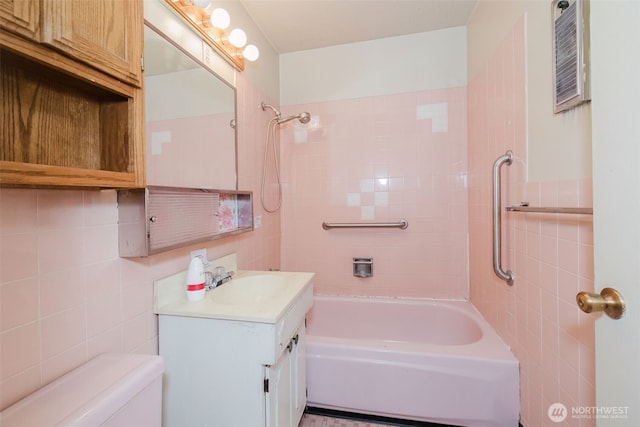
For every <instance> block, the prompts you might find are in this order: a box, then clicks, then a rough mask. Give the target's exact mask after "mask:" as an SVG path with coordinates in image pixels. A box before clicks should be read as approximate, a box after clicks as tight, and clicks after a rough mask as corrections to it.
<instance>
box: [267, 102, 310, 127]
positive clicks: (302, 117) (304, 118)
mask: <svg viewBox="0 0 640 427" xmlns="http://www.w3.org/2000/svg"><path fill="white" fill-rule="evenodd" d="M260 107H262V111H267V109H269V110H271V111H273V113H274V114H275V115H276V117H275V118H276V122H277V123H278V124H279V125H281V124H283V123H287V122H289V121H291V120H293V119H298V120H299V121H300V123H302V124H303V125H304V124H307V123H309V122H310V121H311V115H310V114H309V113H307V112H306V111H303V112H302V113H300V114H295V115H293V116H287V117H282V115H281V114H280V110H278V109H277V108H276V107H274V106H273V105H269V104H265V103H264V102H262V103H260Z"/></svg>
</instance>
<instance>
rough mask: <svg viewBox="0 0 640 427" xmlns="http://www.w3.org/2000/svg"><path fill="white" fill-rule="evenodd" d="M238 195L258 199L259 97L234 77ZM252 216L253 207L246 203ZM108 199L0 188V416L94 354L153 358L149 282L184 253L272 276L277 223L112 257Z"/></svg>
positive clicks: (114, 240) (111, 202)
mask: <svg viewBox="0 0 640 427" xmlns="http://www.w3.org/2000/svg"><path fill="white" fill-rule="evenodd" d="M237 85H238V92H237V93H238V124H239V126H238V140H239V141H240V144H239V147H238V152H239V159H238V160H239V161H238V163H239V170H238V174H239V186H240V188H241V189H243V190H252V191H254V194H257V192H258V191H259V171H260V170H261V161H262V159H261V157H260V156H259V155H258V154H257V153H259V152H260V150H261V144H262V141H263V140H262V132H258V130H262V129H265V128H266V122H267V119H268V117H267V116H266V115H265V113H264V112H263V111H262V110H260V107H259V105H260V101H262V100H265V101H267V102H268V101H270V100H269V99H265V95H264V94H263V93H262V92H261V90H260V89H258V88H257V87H255V86H254V85H253V84H252V83H250V82H248V81H246V80H245V79H244V78H243V77H242V76H239V77H238V83H237ZM254 209H255V214H257V215H259V214H260V213H261V211H260V205H259V203H258V204H255V203H254ZM117 217H118V215H117V205H116V193H115V191H113V190H106V191H76V190H35V189H0V410H2V409H3V408H5V407H7V406H9V405H10V404H11V403H13V402H15V401H17V400H19V399H20V398H22V397H23V396H25V395H27V394H29V393H30V392H32V391H33V390H35V389H37V388H39V387H40V386H42V385H44V384H46V383H48V382H50V381H51V380H53V379H55V378H57V377H59V376H60V375H62V374H64V373H65V372H67V371H69V370H71V369H73V368H74V367H76V366H78V365H80V364H82V363H83V362H85V361H86V360H88V359H89V358H91V357H93V356H94V355H96V354H97V353H100V352H107V351H110V352H127V353H151V354H157V351H158V343H157V339H158V330H157V319H156V316H155V315H154V314H153V312H152V304H153V281H154V280H156V279H159V278H162V277H166V276H168V275H171V274H174V273H176V272H178V271H182V270H185V269H186V267H187V264H188V259H189V252H190V251H191V250H194V249H198V248H201V247H206V248H207V249H208V256H209V258H210V259H215V258H218V257H220V256H223V255H226V254H229V253H233V252H235V253H237V254H238V263H239V268H242V269H268V268H279V267H280V255H279V254H280V218H279V215H271V216H269V217H265V218H264V220H263V223H262V227H260V228H259V229H256V230H255V231H253V232H251V233H247V234H243V235H239V236H235V237H231V238H228V239H222V240H218V241H215V242H212V243H209V244H206V245H203V244H200V245H197V246H193V247H186V248H183V249H180V250H174V251H170V252H166V253H162V254H159V255H155V256H153V257H149V258H133V259H124V258H119V257H118V226H117Z"/></svg>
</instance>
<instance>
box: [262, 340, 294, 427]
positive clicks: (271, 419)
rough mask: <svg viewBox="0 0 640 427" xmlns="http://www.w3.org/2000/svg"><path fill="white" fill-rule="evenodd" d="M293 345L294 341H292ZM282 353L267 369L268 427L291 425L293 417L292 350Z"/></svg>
mask: <svg viewBox="0 0 640 427" xmlns="http://www.w3.org/2000/svg"><path fill="white" fill-rule="evenodd" d="M291 345H293V343H291ZM290 348H292V347H287V349H286V350H285V351H284V352H283V353H282V355H281V356H280V359H278V361H277V362H276V364H275V365H271V366H269V368H268V369H267V378H268V379H269V391H268V392H267V405H266V406H267V427H289V426H291V425H292V419H291V360H292V357H291V354H292V353H291V351H290V350H289V349H290Z"/></svg>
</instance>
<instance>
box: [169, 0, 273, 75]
mask: <svg viewBox="0 0 640 427" xmlns="http://www.w3.org/2000/svg"><path fill="white" fill-rule="evenodd" d="M164 2H165V3H166V4H167V5H168V6H169V8H170V9H171V10H173V11H174V12H175V13H176V14H177V15H178V16H179V17H180V18H181V19H182V20H183V21H185V22H186V23H187V24H188V25H189V26H190V27H191V28H193V29H194V30H195V31H196V32H197V33H198V34H200V36H202V38H203V40H204V41H205V42H206V43H207V44H208V45H210V46H211V47H212V48H214V49H215V51H216V52H217V53H218V54H219V55H220V56H222V57H223V58H224V59H226V60H227V61H228V62H229V63H230V64H231V65H233V66H234V67H235V68H236V69H237V70H239V71H242V70H244V61H245V59H246V60H247V61H255V60H257V59H258V57H259V56H260V51H259V50H258V48H257V47H256V46H255V45H253V44H249V45H247V34H246V33H245V32H244V31H243V30H241V29H240V28H235V29H233V30H232V31H231V32H230V33H229V34H228V35H227V32H226V31H225V30H226V29H227V28H228V27H229V24H230V23H231V17H230V16H229V13H228V12H227V11H226V10H224V9H222V8H217V7H215V4H214V3H215V0H164ZM211 9H213V10H211ZM245 45H246V46H245ZM243 47H244V49H243Z"/></svg>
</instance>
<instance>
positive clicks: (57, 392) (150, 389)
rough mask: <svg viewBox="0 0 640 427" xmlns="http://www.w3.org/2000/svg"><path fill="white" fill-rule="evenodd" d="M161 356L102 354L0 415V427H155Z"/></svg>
mask: <svg viewBox="0 0 640 427" xmlns="http://www.w3.org/2000/svg"><path fill="white" fill-rule="evenodd" d="M162 371H163V362H162V357H161V356H150V355H142V354H116V353H104V354H101V355H99V356H96V357H95V358H94V359H92V360H90V361H89V362H87V363H85V364H84V365H81V366H79V367H78V368H76V369H74V370H73V371H71V372H69V373H67V374H65V375H64V376H62V377H60V378H58V379H57V380H55V381H54V382H52V383H50V384H47V385H46V386H44V387H43V388H41V389H39V390H37V391H36V392H34V393H33V394H31V395H29V396H27V397H25V398H24V399H22V400H20V401H18V402H16V403H15V404H13V405H12V406H10V407H8V408H7V409H5V410H4V411H2V412H1V413H0V425H1V426H2V427H47V426H61V427H62V426H64V427H67V426H86V427H89V426H109V427H116V426H117V427H155V426H158V427H159V426H160V425H161V418H162V408H161V405H162Z"/></svg>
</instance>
